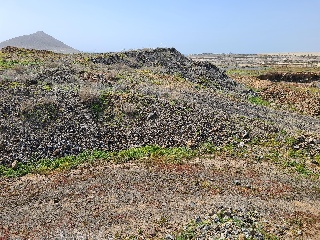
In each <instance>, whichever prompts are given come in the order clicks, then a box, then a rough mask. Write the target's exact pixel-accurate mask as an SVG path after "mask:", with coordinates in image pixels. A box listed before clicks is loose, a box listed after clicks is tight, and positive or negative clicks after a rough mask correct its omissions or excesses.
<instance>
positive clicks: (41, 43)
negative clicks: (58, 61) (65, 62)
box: [0, 31, 79, 53]
mask: <svg viewBox="0 0 320 240" xmlns="http://www.w3.org/2000/svg"><path fill="white" fill-rule="evenodd" d="M7 46H13V47H19V48H27V49H37V50H49V51H53V52H57V53H78V52H79V51H78V50H76V49H74V48H72V47H69V46H68V45H66V44H64V43H63V42H61V41H59V40H57V39H55V38H54V37H52V36H50V35H48V34H46V33H45V32H43V31H38V32H35V33H33V34H30V35H23V36H20V37H15V38H12V39H9V40H7V41H4V42H1V43H0V48H4V47H7Z"/></svg>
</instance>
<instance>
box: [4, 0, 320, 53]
mask: <svg viewBox="0 0 320 240" xmlns="http://www.w3.org/2000/svg"><path fill="white" fill-rule="evenodd" d="M36 31H44V32H45V33H47V34H49V35H51V36H53V37H55V38H56V39H58V40H60V41H62V42H64V43H66V44H67V45H69V46H71V47H74V48H76V49H78V50H81V51H86V52H110V51H121V50H124V49H126V50H128V49H136V48H155V47H175V48H176V49H177V50H179V51H180V52H182V53H184V54H190V53H203V52H205V53H208V52H211V53H229V52H232V53H266V52H320V0H193V1H192V0H114V1H111V0H86V1H85V0H0V42H2V41H5V40H8V39H10V38H13V37H17V36H21V35H26V34H31V33H34V32H36Z"/></svg>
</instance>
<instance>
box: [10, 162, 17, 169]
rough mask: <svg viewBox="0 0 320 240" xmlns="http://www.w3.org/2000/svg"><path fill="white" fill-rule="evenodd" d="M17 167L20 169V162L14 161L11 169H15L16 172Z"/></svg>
mask: <svg viewBox="0 0 320 240" xmlns="http://www.w3.org/2000/svg"><path fill="white" fill-rule="evenodd" d="M17 167H18V161H17V160H14V161H13V162H12V164H11V168H12V169H14V170H16V169H17Z"/></svg>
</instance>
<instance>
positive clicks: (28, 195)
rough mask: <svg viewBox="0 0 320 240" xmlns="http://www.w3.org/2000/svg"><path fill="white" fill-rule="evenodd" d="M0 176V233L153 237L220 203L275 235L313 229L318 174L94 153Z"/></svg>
mask: <svg viewBox="0 0 320 240" xmlns="http://www.w3.org/2000/svg"><path fill="white" fill-rule="evenodd" d="M0 184H1V190H0V212H1V215H0V239H108V237H109V238H110V239H111V238H112V239H114V238H116V239H124V238H128V237H130V236H131V237H132V236H136V239H160V238H163V237H164V236H166V234H175V233H177V232H178V231H179V230H180V229H181V228H182V227H183V226H184V224H186V223H188V222H189V221H190V220H193V219H195V218H196V217H197V216H201V217H203V216H207V215H208V214H210V212H212V211H214V210H216V209H217V208H218V207H220V206H224V207H232V208H235V209H238V208H241V209H247V210H255V211H257V212H258V213H259V214H260V216H261V219H260V221H261V223H262V224H263V225H264V228H265V230H266V231H268V232H270V233H272V234H273V235H275V236H278V237H279V239H319V236H320V183H319V181H318V180H312V179H307V178H306V177H304V176H302V175H299V174H297V173H293V172H289V170H287V169H282V168H279V166H275V165H273V164H272V163H270V162H263V161H262V162H257V161H251V160H250V159H237V158H231V157H223V156H206V157H201V158H196V159H193V160H191V161H188V162H185V163H184V164H172V163H163V162H157V161H153V162H150V161H149V160H148V159H144V160H142V161H136V162H129V163H124V164H113V163H107V162H102V161H97V162H95V163H94V164H93V165H89V164H84V165H81V166H79V167H78V168H76V169H72V170H68V171H63V172H61V171H60V172H53V173H50V174H48V175H33V174H29V175H26V176H24V177H20V178H2V179H0Z"/></svg>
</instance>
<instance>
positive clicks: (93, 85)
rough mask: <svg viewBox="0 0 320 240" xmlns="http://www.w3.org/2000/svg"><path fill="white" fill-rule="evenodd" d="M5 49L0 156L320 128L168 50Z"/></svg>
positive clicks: (22, 157)
mask: <svg viewBox="0 0 320 240" xmlns="http://www.w3.org/2000/svg"><path fill="white" fill-rule="evenodd" d="M10 49H11V48H8V49H4V50H3V53H4V54H6V56H7V59H6V60H5V61H7V62H9V61H10V58H12V59H16V60H12V61H16V62H19V61H21V62H23V61H26V60H25V59H24V60H22V59H20V60H19V58H22V57H23V58H26V57H27V58H29V61H30V62H32V57H33V58H37V59H39V60H38V61H39V63H36V64H30V65H28V64H25V66H21V65H19V64H18V65H14V67H13V68H9V69H6V70H3V71H2V74H1V96H2V97H1V105H0V106H1V107H0V112H1V120H0V121H1V122H0V129H1V133H0V134H1V138H0V139H1V142H0V146H1V148H0V152H1V162H2V164H9V163H10V162H12V161H14V160H17V161H22V162H26V161H30V160H31V161H35V160H38V159H41V158H50V157H60V156H65V155H69V154H77V153H80V152H82V151H84V150H89V149H101V150H120V149H125V148H130V147H135V146H144V145H154V144H156V145H160V146H164V147H170V146H183V145H186V144H190V145H192V146H197V145H199V144H201V143H205V142H212V143H214V144H217V145H219V144H225V143H226V142H230V143H232V141H233V140H234V139H239V140H241V139H243V138H247V139H248V138H249V139H253V138H261V137H263V136H265V135H268V134H273V133H277V132H279V131H281V130H286V131H298V130H303V131H306V132H311V133H313V134H319V130H320V121H319V119H317V118H312V117H308V116H300V115H295V114H290V113H285V112H278V111H274V110H272V109H269V108H265V107H260V106H254V105H252V104H250V103H249V102H248V101H245V99H246V98H248V97H251V96H254V94H255V93H254V92H253V91H252V90H250V89H248V88H246V87H244V86H243V85H241V84H239V83H237V82H235V81H234V80H232V79H230V78H228V77H227V76H226V75H225V74H224V72H222V71H221V70H219V69H218V68H216V67H215V66H214V65H211V64H209V63H196V62H193V61H191V60H189V59H188V58H186V57H184V56H183V55H182V54H180V53H179V52H177V51H176V50H175V49H156V50H142V51H131V52H122V53H110V54H102V55H88V56H87V55H75V56H71V55H70V56H67V57H64V56H63V55H58V54H53V53H46V52H44V53H41V54H42V55H43V56H42V57H40V55H39V53H38V52H32V53H29V54H30V56H28V53H26V52H25V51H21V52H19V50H17V51H18V52H17V51H11V50H10Z"/></svg>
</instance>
